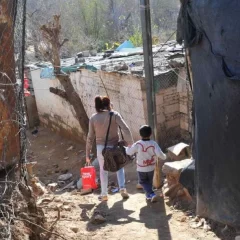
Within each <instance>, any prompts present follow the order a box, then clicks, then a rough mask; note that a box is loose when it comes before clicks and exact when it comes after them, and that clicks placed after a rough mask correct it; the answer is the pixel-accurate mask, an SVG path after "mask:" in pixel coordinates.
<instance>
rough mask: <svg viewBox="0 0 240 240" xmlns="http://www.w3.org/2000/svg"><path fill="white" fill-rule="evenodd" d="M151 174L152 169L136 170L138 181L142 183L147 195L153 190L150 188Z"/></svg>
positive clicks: (152, 172)
mask: <svg viewBox="0 0 240 240" xmlns="http://www.w3.org/2000/svg"><path fill="white" fill-rule="evenodd" d="M153 174H154V171H151V172H138V179H139V183H140V184H141V185H142V187H143V189H144V191H145V193H146V195H147V196H148V195H149V194H151V193H153V190H152V183H153Z"/></svg>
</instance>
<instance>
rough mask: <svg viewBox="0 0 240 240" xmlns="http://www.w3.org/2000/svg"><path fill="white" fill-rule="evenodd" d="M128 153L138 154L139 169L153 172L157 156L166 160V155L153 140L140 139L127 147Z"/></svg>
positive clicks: (139, 170)
mask: <svg viewBox="0 0 240 240" xmlns="http://www.w3.org/2000/svg"><path fill="white" fill-rule="evenodd" d="M126 153H127V154H128V155H133V154H135V153H136V154H137V171H138V172H151V171H153V170H154V167H155V163H156V157H158V158H160V159H162V160H165V159H166V155H165V154H164V153H163V152H162V150H161V148H160V147H159V146H158V144H157V143H156V142H155V141H153V140H139V141H137V142H135V143H134V144H133V145H132V146H131V147H127V148H126Z"/></svg>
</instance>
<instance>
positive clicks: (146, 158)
mask: <svg viewBox="0 0 240 240" xmlns="http://www.w3.org/2000/svg"><path fill="white" fill-rule="evenodd" d="M139 133H140V136H141V137H142V139H141V140H139V141H137V142H135V143H134V144H133V145H132V146H128V147H127V148H126V153H127V154H128V155H133V154H135V153H136V154H137V172H138V178H139V183H140V184H141V185H142V187H143V189H144V191H145V193H146V198H147V200H151V202H155V201H156V194H155V193H154V192H153V186H152V182H153V174H154V168H155V163H156V160H155V158H156V157H159V158H161V159H162V160H165V159H166V155H165V154H164V153H163V152H162V150H161V148H160V147H159V146H158V144H157V143H156V142H155V141H153V140H151V139H150V137H151V135H152V129H151V127H150V126H148V125H144V126H142V127H141V128H140V130H139Z"/></svg>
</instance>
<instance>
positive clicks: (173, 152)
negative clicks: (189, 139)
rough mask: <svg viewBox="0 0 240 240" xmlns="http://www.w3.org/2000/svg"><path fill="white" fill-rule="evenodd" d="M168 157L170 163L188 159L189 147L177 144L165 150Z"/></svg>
mask: <svg viewBox="0 0 240 240" xmlns="http://www.w3.org/2000/svg"><path fill="white" fill-rule="evenodd" d="M167 151H168V156H169V158H170V159H171V160H172V161H179V160H183V159H186V158H190V153H189V145H188V144H185V143H178V144H176V145H174V146H172V147H169V148H168V149H167Z"/></svg>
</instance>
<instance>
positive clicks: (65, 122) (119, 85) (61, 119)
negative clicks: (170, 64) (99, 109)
mask: <svg viewBox="0 0 240 240" xmlns="http://www.w3.org/2000/svg"><path fill="white" fill-rule="evenodd" d="M32 79H33V86H34V92H35V96H36V102H37V107H38V111H39V117H40V120H41V122H42V123H43V124H45V125H46V126H48V127H51V128H52V129H53V130H55V131H59V132H60V133H62V134H64V135H67V136H68V137H71V138H74V139H78V140H79V139H81V138H82V131H81V129H80V126H79V124H78V122H77V120H76V118H75V117H74V111H73V109H72V107H71V106H70V105H69V104H68V103H67V102H66V101H65V100H63V99H61V98H60V97H59V96H56V95H54V94H52V93H50V92H49V87H59V88H61V86H60V84H59V82H58V80H56V79H40V71H33V73H32ZM71 80H72V84H73V86H74V88H75V90H76V91H77V93H78V94H79V95H80V97H81V99H82V101H83V104H84V106H85V109H86V112H87V115H88V116H89V117H90V116H91V115H92V114H93V113H95V108H94V97H95V96H96V95H108V96H109V97H110V99H111V101H112V103H113V108H114V110H116V111H118V112H119V113H120V114H121V115H122V117H123V119H124V120H125V121H126V123H127V124H128V126H129V127H130V129H131V131H132V133H133V137H134V139H135V140H137V139H139V134H138V130H139V127H140V126H141V125H143V124H146V123H147V104H146V91H145V82H144V78H142V77H138V76H134V75H130V74H122V73H118V72H104V71H98V72H96V73H95V72H92V71H88V70H85V69H84V70H81V71H78V72H75V73H71ZM187 99H188V95H187V92H186V91H185V90H184V89H181V87H180V88H179V86H173V87H170V88H166V89H162V90H159V91H158V92H156V105H157V106H156V108H157V109H156V110H157V122H158V130H159V133H160V134H159V135H160V142H161V143H163V144H164V143H165V142H166V141H167V142H170V140H171V138H174V139H175V138H179V135H180V134H181V129H184V130H186V131H188V128H189V125H188V121H187V119H189V117H188V114H189V111H188V110H186V109H188V101H187ZM172 132H173V133H172ZM170 133H171V134H170Z"/></svg>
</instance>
